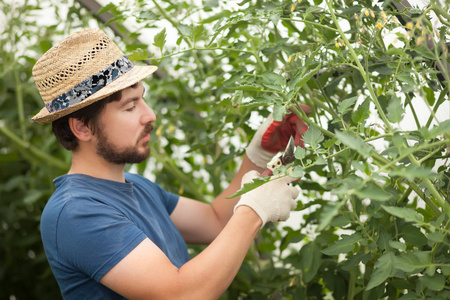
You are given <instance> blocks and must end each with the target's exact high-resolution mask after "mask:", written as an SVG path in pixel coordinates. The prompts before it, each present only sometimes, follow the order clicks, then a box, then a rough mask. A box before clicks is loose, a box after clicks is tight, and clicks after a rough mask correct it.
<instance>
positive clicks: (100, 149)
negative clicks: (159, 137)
mask: <svg viewBox="0 0 450 300" xmlns="http://www.w3.org/2000/svg"><path fill="white" fill-rule="evenodd" d="M143 93H144V87H143V86H142V84H139V86H138V87H137V88H131V87H129V88H126V89H124V90H123V91H122V98H121V99H120V100H119V101H114V102H111V103H108V104H107V105H106V107H105V110H104V111H103V112H102V114H101V116H100V122H99V126H98V131H97V134H96V137H97V154H98V155H99V156H100V157H102V158H104V159H105V160H106V161H108V162H110V163H115V164H126V163H140V162H142V161H144V160H145V159H147V157H148V156H149V155H150V146H149V144H148V142H149V140H150V132H151V131H152V130H153V125H152V123H153V122H154V121H155V119H156V117H155V114H154V113H153V111H152V110H151V109H150V108H149V107H148V106H147V104H146V103H145V102H144V99H143V97H142V96H143Z"/></svg>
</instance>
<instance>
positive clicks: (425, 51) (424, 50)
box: [414, 45, 436, 60]
mask: <svg viewBox="0 0 450 300" xmlns="http://www.w3.org/2000/svg"><path fill="white" fill-rule="evenodd" d="M414 51H416V52H417V53H419V54H420V55H421V56H423V57H425V58H429V59H432V60H435V59H436V55H434V53H433V52H431V51H430V49H428V48H427V47H426V46H424V45H420V46H419V47H416V48H414Z"/></svg>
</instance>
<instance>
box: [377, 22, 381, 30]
mask: <svg viewBox="0 0 450 300" xmlns="http://www.w3.org/2000/svg"><path fill="white" fill-rule="evenodd" d="M375 26H376V27H377V28H378V30H381V28H383V24H381V23H380V22H378V23H377V25H375Z"/></svg>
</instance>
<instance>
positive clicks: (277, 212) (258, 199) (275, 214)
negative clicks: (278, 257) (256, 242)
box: [234, 170, 299, 227]
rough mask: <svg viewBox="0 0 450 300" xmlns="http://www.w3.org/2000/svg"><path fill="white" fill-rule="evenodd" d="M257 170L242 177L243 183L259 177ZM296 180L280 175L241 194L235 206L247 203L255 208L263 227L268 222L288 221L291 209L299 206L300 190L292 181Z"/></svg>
mask: <svg viewBox="0 0 450 300" xmlns="http://www.w3.org/2000/svg"><path fill="white" fill-rule="evenodd" d="M259 175H260V174H259V173H258V172H257V171H254V170H253V171H250V172H248V173H246V174H245V175H244V176H243V177H242V182H241V185H242V186H244V184H245V183H248V182H252V180H253V178H256V177H259ZM294 180H296V179H295V178H292V177H290V176H284V177H280V178H278V179H274V180H272V181H269V182H267V183H265V184H263V185H261V186H259V187H257V188H256V189H254V190H251V191H249V192H248V193H245V194H243V195H242V196H241V199H240V200H239V202H238V203H237V204H236V206H235V207H234V210H236V208H237V207H239V206H241V205H247V206H249V207H250V208H251V209H253V210H254V211H255V212H256V213H257V214H258V216H259V217H260V218H261V220H262V225H261V227H263V226H264V224H266V223H267V222H276V221H286V220H287V219H288V218H289V215H290V212H291V210H293V209H295V208H296V207H297V201H296V200H295V199H296V198H297V197H298V194H299V190H298V189H297V188H295V187H293V186H291V185H289V183H290V182H292V181H294Z"/></svg>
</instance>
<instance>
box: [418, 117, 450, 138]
mask: <svg viewBox="0 0 450 300" xmlns="http://www.w3.org/2000/svg"><path fill="white" fill-rule="evenodd" d="M420 132H421V134H422V135H423V137H424V138H425V139H434V138H436V137H437V136H440V135H442V134H446V133H450V119H449V120H445V121H444V122H441V123H439V125H437V126H434V127H433V128H432V129H430V130H428V128H426V127H423V128H421V129H420Z"/></svg>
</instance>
